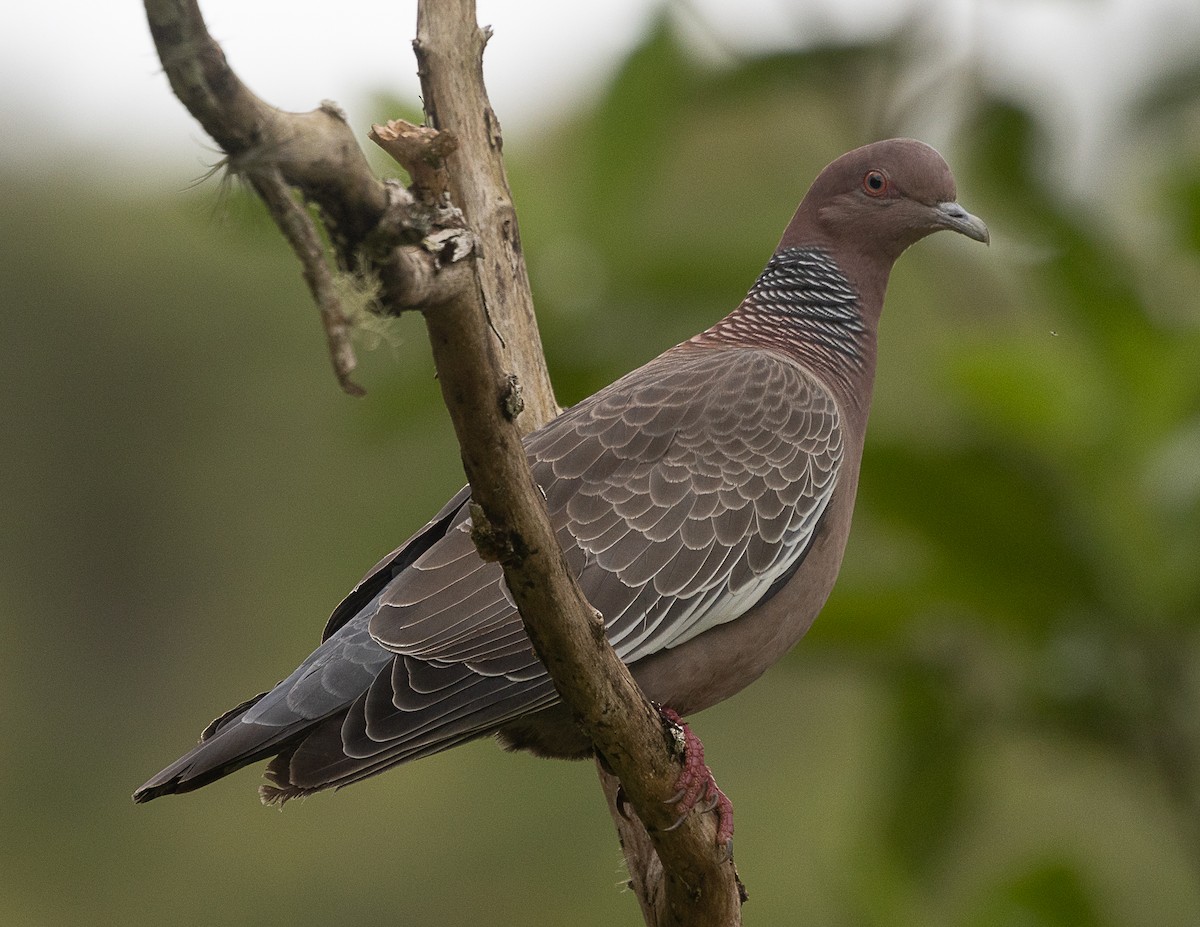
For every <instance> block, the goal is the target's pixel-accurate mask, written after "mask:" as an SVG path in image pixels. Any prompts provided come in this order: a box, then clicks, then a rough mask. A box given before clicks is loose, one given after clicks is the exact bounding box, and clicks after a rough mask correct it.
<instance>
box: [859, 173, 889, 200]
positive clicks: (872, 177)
mask: <svg viewBox="0 0 1200 927" xmlns="http://www.w3.org/2000/svg"><path fill="white" fill-rule="evenodd" d="M862 185H863V190H864V191H866V193H867V195H868V196H883V195H884V194H885V193H887V192H888V179H887V174H885V173H884V172H883V171H867V173H866V174H864V175H863V182H862Z"/></svg>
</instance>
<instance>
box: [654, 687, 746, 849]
mask: <svg viewBox="0 0 1200 927" xmlns="http://www.w3.org/2000/svg"><path fill="white" fill-rule="evenodd" d="M659 713H660V714H661V715H662V716H663V718H664V720H666V721H667V723H668V724H670V725H671V726H672V728H673V729H674V731H675V732H676V733H677V737H679V738H680V739H681V740H682V742H683V771H682V772H680V774H679V778H678V779H677V780H676V782H675V788H676V789H678V791H677V792H676V793H675V794H674V795H672V796H671V797H670V798H669V799H667V804H670V805H676V806H677V807H678V808H679V810H680V811H681V812H682V814H680V815H679V819H678V820H676V821H675V823H674V824H672V825H671V826H670V827H668V828H667V830H674V829H675V828H677V827H678V826H679V825H680V824H682V823H683V821H684V819H685V818H686V817H687V816H688V815H689V814H691V813H692V812H693V811H695V810H699V811H700V812H701V813H702V814H704V813H707V812H709V811H714V810H715V811H716V812H717V843H718V844H720V845H722V846H724V847H726V852H728V853H729V855H730V856H732V855H733V802H731V801H730V800H729V798H728V796H727V795H726V794H725V793H724V792H722V791H721V789H720V788H719V787H718V786H717V780H716V779H714V778H713V774H712V770H711V769H709V768H708V766H707V765H706V764H705V762H704V744H702V743H701V742H700V738H699V737H697V736H696V735H695V734H693V733H692V729H691V728H690V727H688V725H687V724H686V723H685V722H684V720H683V718H681V717H680V716H679V714H678V712H676V711H674V710H673V709H670V708H659Z"/></svg>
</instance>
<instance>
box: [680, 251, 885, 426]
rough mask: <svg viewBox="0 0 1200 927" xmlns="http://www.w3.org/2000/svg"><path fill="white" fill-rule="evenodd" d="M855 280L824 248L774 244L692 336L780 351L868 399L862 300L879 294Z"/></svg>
mask: <svg viewBox="0 0 1200 927" xmlns="http://www.w3.org/2000/svg"><path fill="white" fill-rule="evenodd" d="M872 282H873V281H872ZM856 283H857V281H853V282H852V281H851V279H850V278H849V277H847V275H846V274H845V273H843V272H842V270H841V268H839V267H838V265H837V263H836V262H835V261H834V260H833V258H832V257H831V256H830V254H829V253H828V252H827V251H825V250H824V249H821V248H791V247H785V248H780V249H779V250H778V251H776V252H775V254H774V256H773V257H772V258H771V260H770V262H769V263H768V264H767V266H766V269H764V270H763V272H762V274H761V275H759V278H758V280H757V281H756V282H755V284H754V286H753V287H751V288H750V292H749V293H747V294H746V298H745V299H744V300H742V303H741V305H740V306H738V308H737V309H735V310H734V311H733V312H731V313H730V314H729V315H727V316H726V317H725V318H724V319H722V320H721V321H720V322H718V323H717V324H716V325H714V326H713V327H712V328H710V329H709V330H708V331H707V332H704V333H703V335H701V336H698V337H699V338H701V339H703V340H705V341H719V342H725V343H731V344H746V345H754V346H764V347H771V348H773V349H775V350H778V351H781V352H783V353H786V354H788V355H789V356H791V357H793V358H795V359H796V360H798V361H799V362H800V363H802V364H804V366H806V367H808V368H809V369H810V370H812V372H813V373H815V374H816V375H817V376H819V377H820V378H821V380H822V381H823V382H825V383H826V384H827V385H829V386H831V387H835V388H837V389H838V392H839V393H841V394H842V395H843V396H845V397H846V398H847V399H849V400H850V401H851V402H852V403H853V404H855V405H858V404H859V403H860V402H863V401H869V395H870V387H871V383H872V381H873V380H874V373H875V333H876V328H877V325H878V313H877V312H876V313H871V312H866V313H864V311H863V307H864V305H865V306H871V305H875V304H877V303H879V302H881V301H882V297H883V293H882V290H881V289H880V291H879V292H878V293H876V292H875V291H874V290H875V288H874V287H871V288H870V291H869V292H863V290H862V288H861V287H860V286H857V285H856ZM884 283H885V284H886V281H884ZM864 387H865V389H864ZM864 396H865V397H867V399H863V397H864Z"/></svg>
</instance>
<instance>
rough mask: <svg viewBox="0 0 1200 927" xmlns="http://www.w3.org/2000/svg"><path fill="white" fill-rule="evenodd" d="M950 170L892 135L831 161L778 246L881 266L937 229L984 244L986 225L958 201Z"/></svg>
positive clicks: (929, 152) (926, 150)
mask: <svg viewBox="0 0 1200 927" xmlns="http://www.w3.org/2000/svg"><path fill="white" fill-rule="evenodd" d="M957 197H958V193H957V189H956V187H955V183H954V175H953V174H952V173H950V168H949V167H948V166H947V164H946V162H945V160H943V158H942V156H941V155H940V154H938V153H937V152H936V151H935V150H934V149H933V148H931V147H929V146H928V145H926V144H925V143H924V142H919V141H916V140H915V139H911V138H894V139H889V140H888V141H883V142H875V143H874V144H871V145H865V146H863V147H862V148H856V149H855V150H854V151H851V152H848V153H846V154H844V155H842V156H841V157H840V158H838V159H837V160H835V161H833V162H832V163H830V164H829V165H828V166H827V167H826V168H825V169H824V170H823V171H821V173H820V175H818V177H817V179H816V180H815V181H814V182H813V185H812V186H811V187H810V188H809V191H808V194H807V195H806V196H805V197H804V200H803V202H801V204H800V208H799V209H798V210H797V211H796V216H795V218H794V219H793V220H792V224H791V226H789V228H788V232H787V234H786V235H785V237H784V242H783V243H784V244H785V245H790V246H793V247H806V246H807V247H812V246H819V247H825V248H827V249H829V250H831V251H833V252H834V253H835V254H844V255H851V254H852V255H856V256H864V255H870V256H872V257H874V258H876V259H881V260H883V261H886V262H887V263H888V265H890V263H891V262H893V261H895V260H896V258H898V257H899V256H900V254H901V253H902V252H903V251H904V249H905V248H907V247H909V246H910V245H912V244H913V243H915V242H917V241H920V240H921V239H922V238H924V237H925V236H926V235H929V234H931V233H933V232H936V231H939V230H941V229H949V230H950V231H952V232H958V233H960V234H962V235H966V236H967V237H968V238H973V239H974V240H975V241H981V242H984V243H985V244H986V243H987V242H988V241H989V234H988V229H987V226H986V225H984V224H983V221H982V220H980V219H979V218H977V217H976V216H973V215H971V214H970V213H969V212H967V211H966V210H965V209H963V208H962V207H961V206H960V205H958V202H957Z"/></svg>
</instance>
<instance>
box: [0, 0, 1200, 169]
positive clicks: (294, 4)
mask: <svg viewBox="0 0 1200 927" xmlns="http://www.w3.org/2000/svg"><path fill="white" fill-rule="evenodd" d="M674 6H675V7H676V9H677V11H678V10H686V11H687V12H685V13H683V14H682V18H683V20H685V21H686V20H688V19H689V18H691V19H694V18H696V17H699V19H700V20H701V21H703V23H704V24H705V28H704V29H695V30H691V32H692V33H694V34H695V36H696V37H697V39H698V44H699V46H700V47H701V48H704V49H706V50H707V52H708V53H710V54H713V55H716V56H718V57H719V55H720V54H721V53H722V50H721V48H719V47H718V46H717V44H716V43H714V42H712V41H711V37H712V36H718V37H719V41H720V43H721V44H722V45H724V46H725V49H727V50H732V51H734V52H737V51H743V50H754V49H761V48H770V47H784V46H796V45H802V44H805V40H806V38H807V39H808V41H809V42H811V41H819V40H820V39H821V38H823V37H825V36H828V35H831V34H832V35H835V36H843V37H846V38H859V37H868V36H872V35H876V34H880V33H883V32H887V31H889V30H890V29H891V28H893V27H894V26H895V25H896V24H897V23H898V22H900V21H902V20H903V19H905V18H906V17H909V16H912V15H916V16H919V17H920V19H921V21H922V22H924V23H925V24H926V26H927V27H930V26H929V24H930V23H932V24H934V25H933V26H931V27H930V28H933V29H934V30H935V31H936V32H937V33H938V36H937V38H938V42H939V45H940V46H941V48H942V49H944V52H945V55H946V59H947V60H953V59H956V58H958V59H960V60H961V61H963V62H965V61H966V60H967V59H968V58H970V57H974V58H976V59H977V60H978V61H979V62H981V64H982V66H983V68H984V70H985V73H987V74H988V75H989V77H990V78H991V79H993V80H995V81H997V82H998V83H999V84H1000V85H1001V86H1003V87H1007V88H1011V89H1012V90H1014V91H1015V92H1016V93H1018V94H1019V95H1020V97H1021V98H1022V99H1023V100H1026V101H1031V102H1034V103H1035V104H1037V105H1041V106H1044V107H1046V108H1047V109H1048V111H1049V112H1050V113H1051V114H1052V115H1053V116H1054V117H1055V119H1056V120H1057V121H1058V124H1059V125H1060V127H1061V128H1062V131H1063V133H1064V136H1065V138H1063V139H1060V141H1062V142H1063V145H1064V153H1066V154H1067V155H1068V156H1070V157H1071V158H1073V159H1075V160H1079V161H1081V163H1087V162H1093V161H1096V160H1097V159H1099V160H1103V150H1104V147H1105V144H1106V143H1107V141H1109V139H1108V138H1107V136H1106V129H1107V128H1108V125H1109V123H1108V122H1107V119H1109V118H1111V115H1112V113H1113V112H1114V111H1115V106H1116V105H1117V104H1119V103H1120V102H1121V100H1122V98H1123V97H1124V96H1126V95H1127V94H1128V93H1129V92H1130V91H1131V90H1132V89H1133V88H1134V87H1135V86H1137V84H1138V83H1139V82H1140V81H1141V80H1142V79H1144V77H1145V75H1146V74H1147V72H1148V70H1149V69H1151V68H1159V67H1163V66H1164V65H1165V64H1167V63H1168V62H1170V61H1172V60H1178V59H1180V58H1181V57H1182V56H1184V55H1187V54H1191V55H1193V56H1195V55H1198V54H1200V2H1197V0H896V2H889V0H874V2H863V0H858V2H853V3H851V2H846V0H736V2H729V0H690V2H687V3H675V4H674ZM201 7H202V9H203V10H204V13H205V17H206V19H207V21H208V24H209V28H210V30H211V31H212V33H213V34H214V36H215V37H216V38H217V40H218V41H219V42H221V44H222V46H223V47H224V49H225V52H226V54H227V55H228V56H229V58H230V60H231V62H232V63H233V66H234V68H235V70H237V72H238V73H239V75H240V76H241V77H242V79H243V80H245V81H246V82H247V84H248V85H249V86H250V87H251V89H253V90H254V91H255V92H256V93H258V94H259V95H260V96H262V97H263V98H264V99H266V100H267V101H269V102H270V103H272V104H274V105H276V106H280V107H282V108H285V109H294V110H307V109H312V108H313V107H314V106H315V105H316V104H317V103H318V102H319V101H320V100H322V99H324V98H331V99H333V100H336V101H337V102H339V103H340V104H342V106H343V107H344V108H346V109H347V110H348V111H349V113H350V116H351V121H352V124H353V125H354V127H355V128H356V130H358V131H359V132H360V133H362V132H365V129H366V128H367V126H368V125H369V123H370V122H371V121H372V119H378V118H379V117H380V115H381V114H375V113H369V112H366V111H365V109H364V103H365V101H366V99H367V98H368V96H369V94H370V93H372V92H374V91H376V90H379V89H383V88H388V89H391V90H392V91H393V92H395V93H397V94H401V95H407V96H410V97H412V98H413V99H415V97H416V93H417V82H416V77H415V74H414V68H415V64H414V61H413V57H412V53H411V48H410V46H409V40H410V39H411V36H412V33H413V30H414V26H415V21H416V0H342V2H341V3H337V4H330V3H329V2H328V0H322V2H316V0H202V2H201ZM659 7H660V0H606V2H603V3H600V2H584V0H479V19H480V22H482V23H490V24H491V25H493V26H494V28H495V36H494V38H493V39H492V42H491V44H490V45H489V46H488V50H487V53H486V55H485V59H484V64H485V75H486V78H487V82H488V89H489V93H490V95H491V98H492V103H493V106H494V107H495V109H496V111H497V113H498V115H499V116H500V119H501V122H502V124H503V125H504V127H505V130H506V133H507V135H508V137H509V139H510V141H511V140H512V139H514V138H517V139H519V138H520V137H521V136H523V135H525V134H527V133H530V132H533V131H536V129H537V128H538V126H539V125H543V124H545V123H546V122H547V121H550V120H552V119H553V117H554V114H555V113H556V112H559V111H561V110H563V109H564V108H566V107H569V106H570V105H571V104H572V103H573V102H574V101H576V100H577V99H578V98H579V97H580V95H585V96H586V95H587V94H589V93H594V92H595V90H596V88H597V87H598V86H599V85H600V83H601V82H602V81H603V79H604V77H605V75H606V74H608V73H609V72H610V71H611V70H612V68H613V67H614V66H615V65H616V63H617V62H618V61H619V60H620V58H621V57H622V55H624V54H625V53H626V52H627V51H628V50H629V49H630V48H631V47H632V46H633V45H634V44H636V43H637V41H638V40H639V39H640V38H641V37H642V36H643V35H644V34H645V29H646V24H647V22H648V21H649V19H650V18H651V17H652V16H653V15H654V14H655V12H656V10H657V9H659ZM3 19H4V28H3V29H2V30H0V160H6V161H10V162H11V161H17V162H19V163H20V164H22V166H23V167H25V168H27V169H28V168H30V167H36V166H37V165H39V164H42V163H49V164H54V163H57V164H60V165H61V164H62V163H63V162H64V161H68V159H74V158H78V157H79V156H81V155H82V156H83V157H86V158H88V159H89V161H92V159H94V157H95V156H96V155H104V156H111V157H112V159H113V167H114V168H115V169H116V172H118V173H125V174H128V173H129V168H130V166H131V164H132V166H134V167H135V168H139V169H151V168H157V169H160V170H163V171H164V172H166V173H168V174H172V175H178V176H180V177H195V176H196V175H197V174H198V173H199V172H200V171H202V169H203V166H204V165H205V164H207V163H211V162H212V161H213V160H214V157H215V156H214V154H213V152H212V151H211V148H210V144H209V143H208V141H207V139H206V138H205V136H204V134H203V132H202V131H201V130H200V129H199V127H198V126H197V125H196V124H195V123H194V122H193V121H192V119H191V117H190V116H188V115H187V113H186V112H185V111H184V109H183V107H182V106H181V105H180V104H179V102H178V101H177V100H175V98H174V97H173V96H172V95H171V93H170V90H169V88H168V86H167V82H166V78H165V77H164V76H163V75H162V74H161V72H160V69H159V65H158V60H157V58H156V56H155V54H154V49H153V46H152V44H151V41H150V36H149V31H148V28H147V26H146V23H145V19H144V13H143V10H142V6H141V4H140V3H138V2H136V0H118V2H112V0H109V2H96V0H60V2H58V3H19V4H18V3H14V4H12V5H10V6H9V9H8V10H6V12H5V14H4V17H3ZM705 33H707V35H708V37H707V38H705ZM318 52H319V53H318ZM831 154H832V153H831ZM56 155H58V157H56ZM92 163H93V164H94V161H92Z"/></svg>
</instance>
